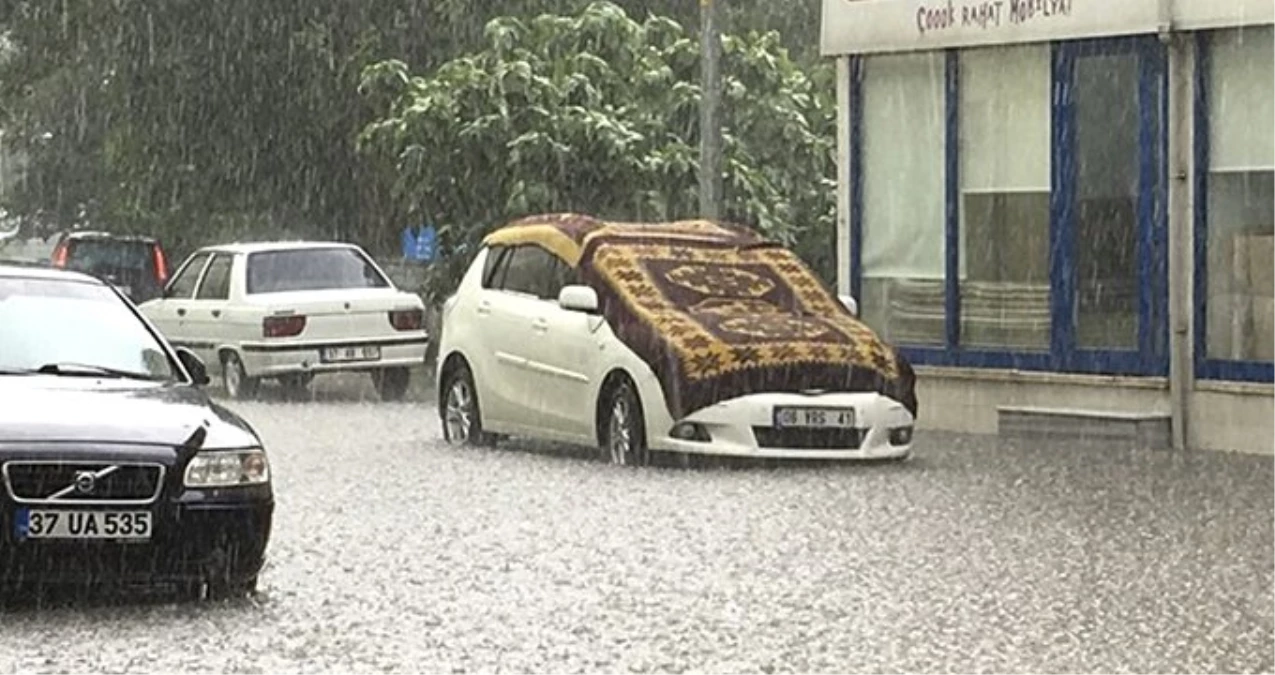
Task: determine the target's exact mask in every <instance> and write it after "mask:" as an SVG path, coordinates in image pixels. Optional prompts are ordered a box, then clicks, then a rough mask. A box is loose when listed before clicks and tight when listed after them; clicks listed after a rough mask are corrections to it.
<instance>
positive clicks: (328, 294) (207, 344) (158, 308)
mask: <svg viewBox="0 0 1275 675" xmlns="http://www.w3.org/2000/svg"><path fill="white" fill-rule="evenodd" d="M140 309H141V310H142V312H143V313H144V314H145V315H146V317H147V318H148V319H150V320H151V322H152V323H154V324H155V326H156V327H157V328H159V330H160V331H161V332H163V333H164V335H165V336H166V337H167V338H168V339H169V340H170V341H171V342H172V343H173V344H175V345H181V346H185V347H188V348H189V349H191V350H192V351H194V352H195V353H196V354H198V355H199V356H200V357H202V358H203V359H204V361H205V362H207V363H209V364H211V365H212V366H213V368H214V369H215V370H220V372H221V377H222V382H223V384H224V386H225V389H226V392H227V393H228V394H229V395H230V396H231V397H234V398H248V397H252V396H254V395H255V394H256V392H257V389H258V385H259V384H260V382H261V380H262V379H264V378H275V379H278V380H279V381H280V382H281V383H282V384H283V385H284V387H285V388H287V389H289V390H291V391H293V392H298V391H302V390H304V389H305V388H306V387H307V386H308V385H309V383H310V380H311V379H312V378H313V377H314V375H315V374H317V373H331V372H338V371H364V372H368V373H370V374H371V376H372V380H373V382H374V383H375V385H376V388H377V391H378V393H379V394H380V396H381V398H383V399H385V400H396V399H400V398H402V397H403V395H404V394H405V393H406V391H407V388H408V384H409V381H410V378H411V370H410V369H411V368H412V367H415V366H420V365H422V364H423V363H424V362H425V348H426V346H427V345H428V342H429V336H428V334H427V333H426V331H425V328H424V304H423V303H422V301H421V299H420V297H419V296H417V295H415V294H413V293H407V292H404V291H401V290H399V289H397V288H395V286H394V284H393V282H392V281H390V279H389V277H388V276H386V274H385V272H384V271H383V270H382V269H381V268H380V267H379V266H377V264H376V262H375V261H373V260H372V259H371V257H369V256H368V255H367V253H366V252H364V251H363V249H361V248H359V247H358V246H354V245H352V244H345V243H330V242H280V243H258V244H228V245H222V246H210V247H206V248H202V249H199V250H198V251H195V252H194V253H193V254H191V255H190V257H188V258H187V259H186V260H185V261H184V262H183V263H182V265H181V267H179V268H178V270H177V273H176V274H174V275H173V278H172V280H171V281H170V282H169V283H168V285H167V287H165V289H164V294H163V296H162V297H160V298H157V299H155V300H151V301H149V302H146V303H144V304H142V305H141V307H140Z"/></svg>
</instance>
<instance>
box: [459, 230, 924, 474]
mask: <svg viewBox="0 0 1275 675" xmlns="http://www.w3.org/2000/svg"><path fill="white" fill-rule="evenodd" d="M718 227H719V226H717V225H714V224H710V223H706V222H703V221H692V222H689V223H663V224H660V225H658V226H640V225H632V224H627V225H626V224H616V223H604V222H601V221H596V220H593V219H591V218H588V217H584V216H574V215H551V216H540V217H533V218H528V219H524V220H522V221H518V222H516V223H513V224H511V225H508V226H505V227H504V228H501V229H499V230H497V231H495V232H493V233H492V234H490V235H488V237H487V238H486V240H485V241H484V246H483V247H482V248H481V250H480V251H479V252H478V255H477V257H476V258H475V259H474V261H473V263H472V265H471V266H470V268H469V270H468V272H467V273H466V274H465V276H464V278H463V280H462V281H461V283H460V286H459V289H458V290H457V292H456V293H455V295H453V296H452V297H451V298H449V299H448V301H447V302H446V304H445V306H444V308H443V325H442V330H441V334H440V336H439V359H438V364H437V382H438V393H439V412H440V417H441V422H442V427H443V432H444V436H445V438H447V439H448V440H449V441H452V442H456V443H464V444H491V443H493V442H494V441H495V440H496V439H497V438H498V437H499V436H503V435H517V436H528V437H533V438H540V439H545V440H553V441H563V442H568V443H581V444H588V445H596V446H598V447H600V448H601V451H602V456H603V457H604V458H606V459H609V460H610V461H612V462H614V463H617V464H645V463H647V462H648V461H649V459H650V454H651V451H652V450H657V451H668V452H678V453H703V454H715V455H735V456H749V457H772V458H804V459H811V458H820V459H849V458H863V459H868V458H905V457H907V456H908V455H909V453H910V451H911V448H912V428H913V420H914V416H915V411H916V400H915V393H914V392H915V389H914V376H913V375H912V371H911V368H910V367H909V366H908V365H907V362H906V360H904V359H903V357H902V356H901V355H898V354H897V353H896V352H895V350H893V349H892V348H890V347H888V346H886V345H885V344H884V343H883V342H881V341H880V340H879V338H877V336H876V335H875V334H874V333H873V332H872V331H871V330H870V329H868V328H867V327H866V326H864V325H863V324H862V323H860V322H859V321H858V320H857V319H856V318H855V317H854V316H853V315H852V313H851V310H849V309H848V306H849V303H850V300H849V298H841V299H839V298H838V297H837V296H835V295H833V294H831V293H830V292H829V291H827V290H826V289H825V287H824V286H823V284H822V283H821V282H818V281H817V280H816V279H815V278H814V276H813V273H811V272H810V271H809V270H808V269H807V268H806V267H805V266H804V265H803V264H802V263H801V262H800V261H799V260H798V259H796V256H795V255H793V254H792V253H791V252H789V251H786V250H784V249H783V248H782V247H778V246H775V245H772V244H769V243H768V242H764V241H762V240H759V239H756V238H753V237H755V235H749V234H747V233H741V232H740V231H736V230H734V229H730V230H727V229H721V230H719V231H715V230H714V229H713V228H718ZM843 303H844V304H843Z"/></svg>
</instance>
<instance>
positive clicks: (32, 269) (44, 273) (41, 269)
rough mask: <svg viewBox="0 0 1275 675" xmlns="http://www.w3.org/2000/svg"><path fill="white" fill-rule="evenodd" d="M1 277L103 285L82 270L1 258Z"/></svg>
mask: <svg viewBox="0 0 1275 675" xmlns="http://www.w3.org/2000/svg"><path fill="white" fill-rule="evenodd" d="M0 278H7V279H45V280H49V281H70V282H76V283H81V284H92V285H94V286H102V285H103V284H102V281H101V280H100V279H97V278H95V277H91V276H89V275H87V274H83V273H80V272H74V271H71V270H64V269H60V268H56V267H46V266H43V265H39V264H33V263H24V262H15V263H6V262H5V261H4V260H0Z"/></svg>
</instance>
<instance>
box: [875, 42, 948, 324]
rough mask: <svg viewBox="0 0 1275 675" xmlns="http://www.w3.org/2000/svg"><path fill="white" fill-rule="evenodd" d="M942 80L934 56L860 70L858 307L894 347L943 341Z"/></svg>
mask: <svg viewBox="0 0 1275 675" xmlns="http://www.w3.org/2000/svg"><path fill="white" fill-rule="evenodd" d="M944 73H945V62H944V56H943V54H941V53H925V54H904V55H888V56H887V55H883V56H873V57H869V58H867V59H865V60H864V62H863V72H862V78H863V79H862V87H861V90H860V91H861V95H862V101H861V106H862V108H861V110H862V121H861V123H862V138H863V147H862V149H861V153H862V154H861V157H860V176H861V179H862V181H863V182H862V190H863V193H862V200H863V211H862V239H861V246H862V251H861V253H860V255H861V260H860V265H861V269H862V286H861V288H860V295H861V297H860V298H859V307H860V308H861V315H862V317H863V318H864V320H865V321H866V322H867V323H868V325H870V326H872V327H873V328H874V329H876V330H877V331H878V332H880V333H881V334H882V336H883V337H884V338H885V339H887V340H890V341H892V342H895V343H898V344H907V345H942V344H943V343H944V340H945V336H946V329H945V314H944V307H945V286H944V270H945V261H944V241H945V238H944V237H945V235H944V231H945V228H944V209H945V200H944V194H945V193H944V187H945V186H944V180H945V171H944V154H943V148H944V137H945V126H944V125H945V113H944V111H945V99H944Z"/></svg>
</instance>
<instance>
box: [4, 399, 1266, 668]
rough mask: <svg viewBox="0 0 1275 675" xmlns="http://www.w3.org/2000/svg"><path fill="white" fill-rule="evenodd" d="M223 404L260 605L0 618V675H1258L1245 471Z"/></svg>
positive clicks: (1262, 622)
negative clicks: (453, 435)
mask: <svg viewBox="0 0 1275 675" xmlns="http://www.w3.org/2000/svg"><path fill="white" fill-rule="evenodd" d="M316 386H317V387H318V391H317V394H316V399H317V400H315V401H312V402H304V403H295V402H285V401H281V400H278V399H277V398H274V399H272V397H270V395H269V393H267V395H266V396H267V400H265V401H262V402H254V403H248V404H234V406H233V407H235V408H236V409H238V410H240V411H241V412H242V413H243V414H245V415H246V416H247V417H248V418H249V419H250V420H251V421H252V422H254V423H255V424H256V425H257V426H258V428H259V430H260V431H261V432H262V433H263V435H264V436H265V438H266V440H267V443H268V444H269V450H270V451H271V453H272V458H273V459H272V461H273V469H274V473H275V478H276V490H277V493H278V510H277V514H276V520H275V533H274V538H273V540H272V543H271V547H270V562H269V563H268V566H267V568H266V569H265V571H264V572H263V575H262V579H261V590H260V593H259V594H258V595H257V596H256V597H254V598H252V599H248V600H240V601H231V602H227V603H206V604H194V603H177V602H175V601H174V600H173V599H172V598H168V597H165V596H163V595H158V596H154V597H146V598H142V597H129V598H117V597H111V596H102V597H90V598H69V599H58V598H53V599H51V600H50V601H49V602H50V603H51V604H50V605H49V606H45V607H38V608H37V607H30V606H28V607H18V608H15V609H10V610H8V611H6V612H3V613H0V672H14V671H19V672H43V671H56V672H65V671H75V672H85V671H91V672H104V673H111V672H195V671H198V672H219V671H235V672H246V673H252V672H274V671H289V672H330V671H341V672H350V671H355V672H470V671H483V672H493V671H494V672H504V671H537V672H543V671H553V672H576V671H589V672H598V671H602V672H628V671H639V672H645V671H659V672H684V671H694V672H727V671H729V672H740V671H743V672H753V671H761V672H789V671H799V672H811V671H815V672H863V671H879V672H938V671H942V672H989V671H1032V672H1042V671H1045V672H1057V671H1071V672H1087V671H1101V672H1117V673H1118V672H1252V671H1263V672H1270V671H1272V669H1275V659H1273V656H1272V652H1273V650H1275V637H1273V633H1275V627H1273V626H1275V613H1273V604H1272V602H1273V599H1275V598H1273V596H1272V572H1273V569H1275V560H1273V546H1275V542H1273V537H1272V528H1273V522H1272V521H1273V513H1275V478H1273V472H1272V461H1271V459H1270V458H1261V457H1250V456H1238V455H1225V454H1212V453H1208V454H1205V453H1201V454H1173V453H1162V452H1128V451H1109V450H1104V449H1102V448H1081V447H1063V446H1052V447H1008V446H1005V445H1003V444H999V443H997V442H996V441H995V440H994V439H987V438H974V437H953V436H946V435H934V434H922V435H919V436H918V440H917V447H916V456H915V457H914V458H913V459H912V460H911V461H909V462H907V463H904V464H878V465H859V464H801V465H783V466H778V467H775V466H752V465H747V464H734V465H728V466H724V467H715V468H710V469H700V470H687V469H682V468H677V467H662V468H653V469H640V470H638V469H625V468H617V467H611V466H609V465H606V464H603V463H601V462H600V461H597V460H593V459H590V458H588V457H587V456H585V453H582V452H579V451H563V450H562V449H553V448H549V449H546V448H542V447H537V448H532V449H528V447H527V446H526V444H519V443H506V444H504V445H503V446H502V447H501V448H498V449H495V450H469V449H460V448H451V447H448V446H445V445H443V444H442V442H441V441H440V439H439V430H438V422H437V419H436V414H437V413H436V411H435V409H434V408H433V406H432V404H430V403H428V402H416V403H405V404H392V405H390V404H381V403H374V402H370V401H369V402H363V401H360V400H359V398H360V397H362V396H364V395H370V387H366V386H363V384H362V383H361V382H358V383H354V384H350V383H348V382H337V383H335V384H332V383H326V382H324V381H323V380H322V379H320V380H319V381H317V382H316Z"/></svg>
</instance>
